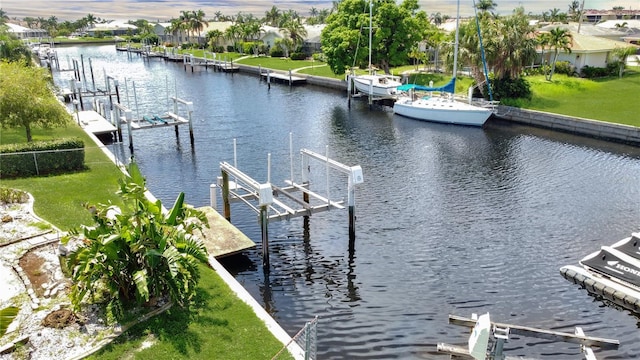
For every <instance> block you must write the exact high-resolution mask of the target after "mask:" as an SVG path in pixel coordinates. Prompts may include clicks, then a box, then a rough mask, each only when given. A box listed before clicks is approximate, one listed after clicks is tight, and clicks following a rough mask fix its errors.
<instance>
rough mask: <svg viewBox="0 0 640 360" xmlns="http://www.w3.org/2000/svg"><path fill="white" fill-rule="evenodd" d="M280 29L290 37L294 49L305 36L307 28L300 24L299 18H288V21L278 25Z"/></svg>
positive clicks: (300, 43)
mask: <svg viewBox="0 0 640 360" xmlns="http://www.w3.org/2000/svg"><path fill="white" fill-rule="evenodd" d="M280 29H282V30H283V31H284V32H285V34H287V37H288V38H289V39H291V41H292V43H293V48H294V51H295V49H296V48H297V47H298V46H300V45H302V43H303V42H304V38H305V37H306V36H307V30H306V29H305V28H304V25H302V21H300V18H293V17H291V18H289V19H288V21H286V22H285V23H283V24H282V26H280Z"/></svg>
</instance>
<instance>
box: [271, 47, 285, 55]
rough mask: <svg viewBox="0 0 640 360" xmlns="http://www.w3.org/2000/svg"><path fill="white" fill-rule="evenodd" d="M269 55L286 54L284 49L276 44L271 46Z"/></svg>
mask: <svg viewBox="0 0 640 360" xmlns="http://www.w3.org/2000/svg"><path fill="white" fill-rule="evenodd" d="M269 55H271V57H283V56H284V51H282V49H280V48H278V47H276V46H274V47H272V48H271V51H270V52H269Z"/></svg>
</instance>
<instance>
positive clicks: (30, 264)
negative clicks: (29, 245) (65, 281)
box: [19, 251, 52, 297]
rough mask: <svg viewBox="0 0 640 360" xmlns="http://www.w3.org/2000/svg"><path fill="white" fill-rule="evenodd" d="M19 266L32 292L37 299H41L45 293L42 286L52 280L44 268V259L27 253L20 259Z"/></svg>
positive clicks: (35, 254)
mask: <svg viewBox="0 0 640 360" xmlns="http://www.w3.org/2000/svg"><path fill="white" fill-rule="evenodd" d="M19 264H20V267H21V268H22V270H23V271H24V273H25V274H26V275H27V278H28V279H29V282H30V283H31V286H32V287H33V291H35V292H36V295H38V297H42V296H43V295H44V291H45V289H44V287H43V285H44V284H48V283H49V282H50V281H51V278H52V274H49V272H48V271H47V270H46V269H45V267H44V264H45V259H44V258H42V257H40V256H38V254H37V253H35V252H33V251H29V252H27V253H26V254H25V255H24V256H23V257H21V258H20V262H19Z"/></svg>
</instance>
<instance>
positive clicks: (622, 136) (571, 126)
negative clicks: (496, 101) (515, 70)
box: [496, 105, 640, 146]
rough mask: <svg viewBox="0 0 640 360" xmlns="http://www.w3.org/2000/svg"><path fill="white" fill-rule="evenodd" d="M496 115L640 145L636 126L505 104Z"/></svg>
mask: <svg viewBox="0 0 640 360" xmlns="http://www.w3.org/2000/svg"><path fill="white" fill-rule="evenodd" d="M496 116H497V117H498V118H499V119H501V120H506V121H512V122H516V123H520V124H526V125H530V126H536V127H541V128H546V129H552V130H557V131H562V132H567V133H571V134H578V135H583V136H589V137H593V138H597V139H603V140H609V141H615V142H620V143H625V144H630V145H635V146H640V128H638V127H635V126H630V125H622V124H613V123H609V122H606V121H598V120H593V119H586V118H579V117H572V116H567V115H560V114H553V113H548V112H544V111H537V110H527V109H520V108H516V107H511V106H504V105H500V106H498V112H497V114H496Z"/></svg>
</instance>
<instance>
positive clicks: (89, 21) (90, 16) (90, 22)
mask: <svg viewBox="0 0 640 360" xmlns="http://www.w3.org/2000/svg"><path fill="white" fill-rule="evenodd" d="M84 19H85V21H86V22H87V26H89V27H93V24H95V23H96V18H95V16H93V14H87V16H85V17H84Z"/></svg>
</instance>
